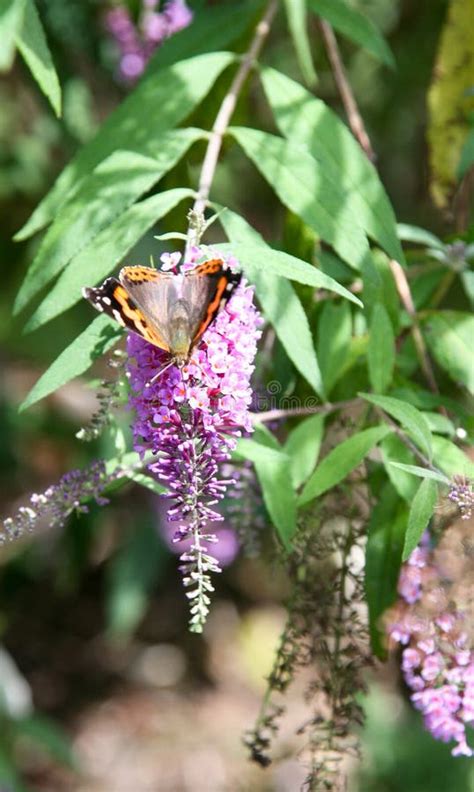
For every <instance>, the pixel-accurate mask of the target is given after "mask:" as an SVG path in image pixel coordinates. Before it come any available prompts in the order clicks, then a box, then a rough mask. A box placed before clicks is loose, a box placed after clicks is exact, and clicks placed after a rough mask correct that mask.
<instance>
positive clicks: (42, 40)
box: [17, 0, 61, 116]
mask: <svg viewBox="0 0 474 792" xmlns="http://www.w3.org/2000/svg"><path fill="white" fill-rule="evenodd" d="M17 46H18V49H19V50H20V52H21V54H22V56H23V59H24V61H25V62H26V64H27V65H28V68H29V69H30V71H31V73H32V75H33V77H34V78H35V80H36V82H37V83H38V85H39V87H40V88H41V90H42V91H43V93H44V95H45V96H46V97H47V98H48V99H49V101H50V103H51V106H52V108H53V110H54V112H55V113H56V115H57V116H60V115H61V86H60V84H59V80H58V75H57V74H56V69H55V68H54V63H53V59H52V57H51V52H50V51H49V47H48V42H47V41H46V37H45V35H44V30H43V26H42V24H41V20H40V18H39V16H38V12H37V10H36V6H35V4H34V0H27V2H26V7H25V12H24V15H23V25H22V27H21V30H20V32H19V34H18V36H17Z"/></svg>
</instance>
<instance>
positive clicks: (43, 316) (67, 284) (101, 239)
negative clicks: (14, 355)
mask: <svg viewBox="0 0 474 792" xmlns="http://www.w3.org/2000/svg"><path fill="white" fill-rule="evenodd" d="M192 194H193V193H192V191H191V190H188V189H185V188H176V189H174V190H168V191H167V192H163V193H158V195H152V197H151V198H146V199H145V200H144V201H141V202H140V203H137V204H134V206H131V207H130V208H129V209H127V210H126V211H125V212H123V213H122V214H121V215H119V216H118V217H117V219H116V220H114V221H113V222H112V223H111V224H110V225H109V226H107V227H106V228H104V229H103V230H102V231H100V232H99V233H98V234H97V236H96V237H95V239H93V240H92V242H90V243H89V244H88V245H86V247H85V248H84V250H81V252H80V253H78V254H77V255H76V256H73V258H72V259H71V261H70V262H69V264H68V265H67V267H66V269H65V270H63V272H62V273H61V275H60V276H59V278H58V280H57V281H56V283H55V284H54V286H53V287H52V289H51V290H50V291H48V293H47V295H46V297H45V298H44V300H43V302H42V303H40V305H39V306H38V308H37V310H36V311H35V313H34V314H33V316H32V317H31V319H30V320H29V322H28V324H27V326H26V329H27V330H36V328H38V327H41V325H43V324H45V323H46V322H49V321H50V320H51V319H54V318H55V317H56V316H59V314H61V313H63V311H66V310H67V309H68V308H71V306H73V305H75V304H76V303H77V302H78V301H79V300H81V299H82V292H81V290H82V287H83V286H95V284H96V283H99V281H101V280H103V278H105V277H106V276H107V275H109V274H110V273H111V272H112V270H113V269H115V267H116V265H117V264H119V263H120V262H121V261H122V259H123V257H124V256H125V255H126V254H127V253H128V251H129V250H130V249H131V248H132V247H133V246H134V245H135V244H136V242H138V240H139V239H141V237H142V236H143V235H144V234H145V233H146V231H148V229H149V228H151V226H152V225H153V224H154V223H155V222H156V221H157V220H159V219H160V218H161V217H163V216H164V215H165V214H167V212H169V211H170V210H171V209H172V208H173V207H174V206H176V204H177V203H179V201H182V200H183V199H184V198H186V197H188V196H191V195H192Z"/></svg>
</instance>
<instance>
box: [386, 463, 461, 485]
mask: <svg viewBox="0 0 474 792" xmlns="http://www.w3.org/2000/svg"><path fill="white" fill-rule="evenodd" d="M390 465H392V466H393V467H397V468H400V470H404V471H406V473H411V474H412V476H418V477H419V478H429V479H433V481H439V482H440V483H441V484H449V479H448V478H447V477H446V476H443V475H442V474H441V473H436V472H435V471H434V470H430V469H429V468H422V467H418V465H404V464H403V463H402V462H390Z"/></svg>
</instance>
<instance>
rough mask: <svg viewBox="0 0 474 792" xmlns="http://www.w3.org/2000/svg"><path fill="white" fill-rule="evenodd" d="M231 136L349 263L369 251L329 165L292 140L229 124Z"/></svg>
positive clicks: (358, 262) (358, 264) (355, 264)
mask: <svg viewBox="0 0 474 792" xmlns="http://www.w3.org/2000/svg"><path fill="white" fill-rule="evenodd" d="M229 132H230V134H232V136H233V137H234V138H235V139H236V140H237V142H238V143H239V145H240V146H241V147H242V148H243V150H244V151H245V153H246V154H247V156H248V157H249V158H250V159H251V160H252V162H253V163H254V165H255V167H256V168H258V170H259V171H260V173H261V174H262V176H264V178H265V179H266V180H267V181H268V183H269V184H270V185H271V186H272V187H273V189H274V190H275V192H276V194H277V195H278V197H279V199H280V201H281V202H282V203H283V204H284V206H287V207H288V209H291V211H292V212H294V213H295V214H297V215H298V216H299V217H301V219H302V220H304V222H305V223H307V224H308V225H309V226H310V228H312V229H313V230H314V231H316V233H317V234H319V236H320V237H321V238H322V239H324V240H325V241H326V242H329V243H330V244H331V245H332V246H333V247H334V249H335V250H336V252H337V253H339V255H340V257H341V258H342V259H343V260H344V261H346V262H347V263H348V264H349V265H350V266H352V267H354V268H356V269H360V268H361V267H362V265H363V262H364V258H365V257H366V256H368V255H369V248H368V243H367V239H366V236H365V233H364V230H363V224H362V222H361V218H360V217H359V215H358V214H357V213H355V212H354V210H353V207H352V206H351V205H350V203H349V205H348V201H349V199H348V190H347V189H344V188H343V187H341V184H340V182H339V181H338V179H337V178H336V177H335V176H334V173H333V170H330V169H329V168H325V167H324V163H321V162H317V161H316V160H315V158H314V157H313V156H312V155H311V154H310V153H309V151H308V150H307V149H306V148H305V147H304V146H303V145H302V144H298V143H293V142H292V141H290V140H285V139H284V138H280V137H277V136H276V135H270V134H268V132H262V131H261V130H259V129H250V128H248V127H231V128H230V130H229Z"/></svg>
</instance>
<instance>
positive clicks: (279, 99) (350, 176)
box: [260, 68, 404, 262]
mask: <svg viewBox="0 0 474 792" xmlns="http://www.w3.org/2000/svg"><path fill="white" fill-rule="evenodd" d="M260 75H261V79H262V83H263V87H264V90H265V93H266V96H267V99H268V101H269V104H270V106H271V108H272V111H273V113H274V116H275V120H276V123H277V126H278V128H279V130H280V132H281V133H282V134H283V135H285V137H286V138H288V140H290V141H292V142H293V143H299V144H301V145H304V146H305V149H306V150H307V152H308V153H309V154H311V156H312V157H313V158H314V159H315V160H316V163H317V164H318V167H319V168H323V169H324V172H325V174H326V176H327V178H328V179H331V182H332V183H334V182H335V183H336V184H337V185H339V187H340V188H341V189H342V190H343V191H344V193H345V198H344V200H345V201H346V203H348V207H346V208H347V209H348V210H350V212H352V213H353V214H354V216H355V217H356V218H357V219H358V222H359V223H360V224H361V226H362V227H363V228H364V229H365V231H366V232H367V234H368V235H369V236H370V237H372V238H373V239H374V240H375V241H376V242H378V243H379V245H380V246H381V247H382V248H384V250H386V251H387V253H388V254H389V255H390V256H391V257H392V258H395V259H397V261H401V262H403V261H404V256H403V251H402V248H401V245H400V242H399V239H398V236H397V228H396V219H395V214H394V211H393V209H392V205H391V203H390V200H389V198H388V195H387V193H386V191H385V188H384V186H383V184H382V182H381V181H380V178H379V175H378V173H377V170H376V168H375V167H374V165H373V164H372V163H371V162H370V161H369V160H368V159H367V157H366V156H365V154H364V152H363V151H362V149H361V147H360V146H359V144H358V143H357V141H356V140H355V139H354V136H353V135H352V133H351V132H350V131H349V129H348V128H347V127H346V125H345V124H344V123H343V122H342V121H341V119H340V118H339V117H338V116H337V115H336V114H335V113H334V112H333V111H332V110H331V108H330V107H328V106H327V105H326V104H325V103H324V102H323V101H322V100H321V99H318V98H317V97H315V96H313V95H312V94H311V93H310V92H309V91H307V90H306V89H305V88H303V86H302V85H300V84H299V83H297V82H295V81H294V80H292V79H290V77H287V76H286V75H284V74H282V73H281V72H279V71H277V70H276V69H271V68H264V69H262V70H261V72H260Z"/></svg>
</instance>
